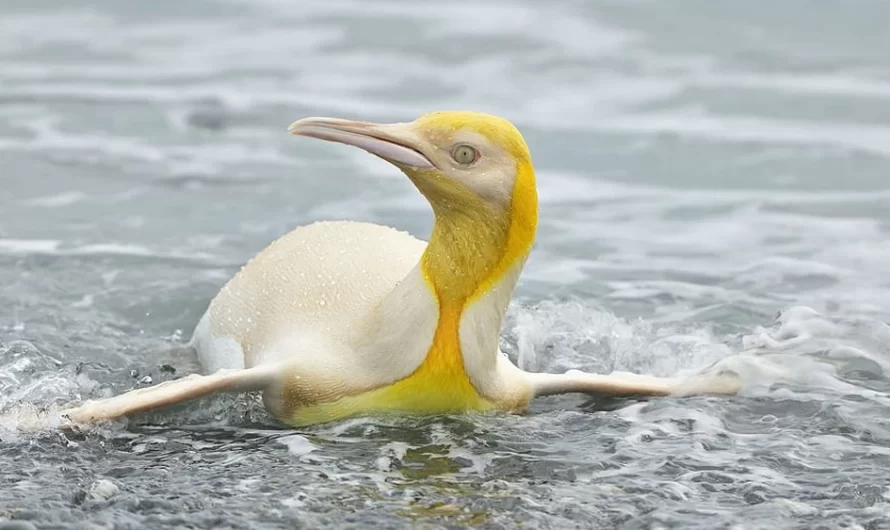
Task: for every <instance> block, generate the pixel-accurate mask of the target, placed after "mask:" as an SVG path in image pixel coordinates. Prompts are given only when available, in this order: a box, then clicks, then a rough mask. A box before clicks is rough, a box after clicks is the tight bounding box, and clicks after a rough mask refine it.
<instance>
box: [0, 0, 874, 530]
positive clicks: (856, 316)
mask: <svg viewBox="0 0 890 530" xmlns="http://www.w3.org/2000/svg"><path fill="white" fill-rule="evenodd" d="M887 50H890V5H888V3H887V2H885V1H883V0H861V1H859V2H855V3H850V2H842V1H839V0H825V1H821V2H813V1H806V0H787V1H784V2H780V3H773V2H744V3H739V2H736V3H730V2H709V1H705V0H677V1H674V2H669V3H668V2H656V1H649V0H630V1H616V0H596V1H587V0H557V1H553V2H546V3H545V2H534V1H532V0H511V1H506V0H504V1H499V0H481V1H477V2H470V1H455V2H444V1H441V0H435V1H432V2H428V3H420V2H410V1H408V0H373V1H364V2H360V1H358V0H352V1H343V0H324V1H321V0H303V1H301V2H290V1H284V0H251V1H248V0H196V1H191V2H181V1H171V0H159V1H156V2H151V3H139V2H124V1H113V0H96V1H87V2H80V3H74V4H72V3H68V2H62V1H60V0H42V1H40V2H26V1H24V0H4V1H3V2H2V4H0V184H2V185H0V411H2V410H6V411H7V412H6V414H5V416H3V418H4V419H3V420H2V421H0V521H3V520H5V519H22V520H29V521H31V523H32V524H33V525H36V526H37V527H38V528H285V527H286V528H300V527H309V528H316V527H334V528H351V527H354V528H366V527H369V526H371V525H373V526H376V527H380V528H405V527H416V528H435V527H449V528H459V527H468V526H473V527H484V528H519V527H526V528H627V529H630V528H707V529H717V528H735V529H753V528H771V529H774V528H868V529H877V528H890V490H888V483H887V470H888V468H890V421H888V414H887V411H888V405H890V376H888V373H887V372H888V369H890V346H888V345H890V327H888V325H887V322H888V319H890V278H888V275H887V270H888V269H887V264H888V262H890V245H888V234H890V104H888V103H890V54H888V52H887ZM454 108H471V109H475V110H482V111H487V112H493V113H497V114H500V115H503V116H505V117H507V118H509V119H510V120H512V121H513V122H514V123H515V124H516V125H517V126H518V127H519V128H520V129H521V130H522V132H523V133H524V135H525V136H526V140H527V141H528V143H529V144H530V147H531V149H532V153H533V157H534V160H535V164H536V167H537V170H538V181H539V185H540V196H541V226H540V231H539V238H538V242H537V244H536V247H535V250H534V252H533V254H532V257H531V259H530V261H529V264H528V267H527V269H526V272H525V274H524V276H523V279H522V281H521V283H520V286H519V290H518V293H517V299H516V300H515V302H514V304H513V305H512V306H511V308H510V313H509V322H508V325H507V329H506V330H505V336H504V348H505V350H506V351H507V352H508V353H509V354H510V356H511V357H512V358H513V359H514V360H516V361H517V362H519V363H520V364H522V365H523V366H524V367H526V368H528V369H532V370H551V371H556V370H565V369H569V368H580V369H585V370H595V371H611V370H613V369H620V370H633V371H639V372H648V373H658V374H674V373H677V372H678V371H683V370H694V369H699V368H701V367H704V366H706V365H708V364H709V363H714V362H719V363H723V365H725V366H727V367H729V368H732V369H734V370H736V371H737V372H739V373H740V374H744V375H745V378H746V380H747V381H748V382H749V383H751V384H749V385H748V387H746V389H745V390H744V391H743V392H742V393H741V395H739V396H735V397H732V398H728V399H727V398H712V397H700V398H692V399H656V400H639V401H637V400H618V401H610V402H589V401H588V400H586V399H584V398H583V397H582V396H564V397H558V398H548V399H544V400H541V401H539V402H537V403H535V405H534V407H533V409H532V411H531V413H530V414H528V415H524V416H495V417H476V416H472V415H470V416H453V417H452V416H449V417H433V418H426V419H408V418H406V419H401V420H395V419H391V418H390V419H380V418H376V419H374V418H370V419H356V420H351V421H346V422H341V423H338V424H332V425H326V426H320V427H314V428H309V429H302V430H298V431H294V430H291V429H283V428H281V427H280V426H279V425H277V424H276V423H275V422H274V421H272V420H271V419H270V418H269V417H268V416H266V414H265V412H264V411H263V409H262V407H260V406H258V405H257V404H256V403H254V402H253V401H251V400H249V399H244V398H229V397H226V398H213V399H205V400H202V401H200V402H198V403H193V404H189V405H187V406H184V407H179V408H177V409H175V410H170V411H164V412H162V413H155V414H146V415H142V416H139V417H136V418H133V419H132V420H131V421H129V422H126V421H123V422H118V423H115V424H113V425H107V426H103V427H101V428H97V429H93V430H89V431H85V432H81V433H67V434H62V433H59V432H56V431H52V430H50V431H43V432H37V433H34V432H22V431H21V430H20V429H18V428H17V427H18V426H19V425H18V424H17V420H16V418H17V417H19V416H17V415H16V414H13V413H11V412H10V411H13V410H14V409H17V408H20V407H22V404H29V405H28V406H33V407H36V408H40V407H46V406H49V405H52V404H62V403H69V402H72V401H81V400H83V399H87V398H92V397H98V396H101V395H107V394H109V393H117V392H120V391H123V390H126V389H129V388H133V387H135V386H139V385H144V384H148V383H149V382H157V381H159V380H162V379H165V378H170V377H177V376H179V375H182V374H183V373H187V372H189V371H192V370H194V369H195V368H194V366H191V365H190V364H189V362H188V360H187V359H185V358H183V357H181V356H178V355H176V354H171V353H170V350H171V348H173V349H175V346H176V345H178V344H180V343H182V342H183V341H184V340H186V339H187V338H188V337H189V336H190V334H191V330H192V328H193V326H194V324H195V323H196V321H197V319H198V317H199V316H200V315H201V313H202V312H203V311H204V309H205V307H206V304H207V303H208V302H209V300H210V299H211V298H212V297H213V295H214V294H215V293H216V290H217V289H218V288H219V287H220V286H221V285H222V284H223V283H224V282H225V281H226V280H227V279H228V277H229V276H230V275H231V274H232V273H233V272H234V271H236V270H237V269H238V268H239V267H240V265H241V264H242V263H244V262H245V261H246V260H247V259H249V258H250V257H251V256H252V255H253V254H254V253H255V252H257V251H258V250H260V249H261V248H263V247H264V246H265V245H266V244H268V243H269V242H270V241H271V240H273V239H274V238H276V237H278V236H279V235H281V234H283V233H285V232H287V231H288V230H290V229H291V228H292V227H294V226H295V225H297V224H302V223H307V222H311V221H313V220H316V219H327V218H348V219H360V220H367V221H373V222H379V223H385V224H391V225H394V226H397V227H399V228H401V229H405V230H409V231H411V232H412V233H414V234H415V235H417V236H418V237H426V235H427V234H428V231H429V228H430V225H431V216H430V212H429V209H428V206H427V204H426V203H425V202H424V201H423V200H422V199H421V198H420V196H419V195H418V194H417V192H416V191H415V190H414V189H413V188H412V187H411V185H410V183H409V182H408V181H407V180H406V179H405V178H404V177H402V176H401V175H400V174H398V173H397V172H396V171H394V170H393V169H392V168H390V167H389V166H388V165H387V164H386V163H384V162H382V161H379V160H377V159H375V158H373V157H371V156H369V155H367V154H364V153H362V152H360V151H358V150H355V149H350V148H347V147H343V146H337V145H333V144H326V143H323V142H317V141H303V140H299V139H295V138H293V137H290V136H288V135H287V134H286V128H287V126H288V124H290V123H291V122H292V121H293V120H295V119H296V118H299V117H303V116H310V115H322V116H325V115H327V116H337V117H346V118H357V119H369V120H380V121H396V120H410V119H413V118H414V117H416V116H417V115H419V114H421V113H424V112H427V111H430V110H437V109H454ZM174 371H175V373H174ZM22 528H24V526H22Z"/></svg>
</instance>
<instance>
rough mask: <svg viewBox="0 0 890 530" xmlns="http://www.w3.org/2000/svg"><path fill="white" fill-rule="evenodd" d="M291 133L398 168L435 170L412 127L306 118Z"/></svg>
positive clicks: (298, 122) (296, 123)
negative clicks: (353, 149)
mask: <svg viewBox="0 0 890 530" xmlns="http://www.w3.org/2000/svg"><path fill="white" fill-rule="evenodd" d="M288 132H290V133H291V134H293V135H297V136H308V137H310V138H318V139H320V140H327V141H330V142H339V143H341V144H346V145H352V146H355V147H358V148H360V149H364V150H365V151H367V152H369V153H371V154H372V155H376V156H379V157H380V158H382V159H384V160H386V161H387V162H390V163H392V164H395V165H396V166H401V167H408V168H413V169H434V168H435V167H436V166H435V164H433V163H432V162H431V161H430V159H429V158H427V157H426V155H424V154H423V152H422V151H421V150H420V147H419V145H420V144H421V141H420V140H419V138H418V135H417V133H416V132H415V130H414V128H413V127H412V125H411V124H410V123H371V122H364V121H351V120H341V119H337V118H303V119H301V120H297V121H295V122H294V123H292V124H291V125H290V127H288Z"/></svg>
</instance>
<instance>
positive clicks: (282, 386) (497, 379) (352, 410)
mask: <svg viewBox="0 0 890 530" xmlns="http://www.w3.org/2000/svg"><path fill="white" fill-rule="evenodd" d="M289 130H290V133H291V134H294V135H298V136H308V137H313V138H318V139H322V140H328V141H332V142H339V143H343V144H347V145H351V146H356V147H359V148H361V149H364V150H365V151H367V152H369V153H371V154H373V155H376V156H378V157H380V158H382V159H384V160H386V161H388V162H390V163H391V164H393V165H394V166H396V167H397V168H398V169H400V170H401V171H402V172H403V173H404V174H405V175H406V176H407V177H408V178H409V179H410V180H411V182H412V183H413V184H414V186H415V187H416V188H417V189H418V190H419V191H420V193H421V194H422V195H423V196H424V197H425V198H426V200H427V201H428V202H429V204H430V206H431V207H432V210H433V212H434V215H435V222H434V225H433V229H432V234H431V235H430V237H429V241H428V242H425V241H422V240H419V239H416V238H414V237H412V236H411V235H409V234H407V233H404V232H400V231H397V230H395V229H393V228H390V227H386V226H380V225H376V224H370V223H360V222H349V221H333V222H318V223H314V224H310V225H307V226H302V227H298V228H296V229H295V230H293V231H292V232H290V233H288V234H286V235H285V236H283V237H281V238H280V239H278V240H277V241H275V242H273V243H272V244H271V245H269V246H268V247H267V248H266V249H264V250H263V251H261V252H260V253H259V254H257V255H256V256H255V257H254V258H253V259H251V260H250V261H249V262H248V263H247V264H246V265H245V266H244V267H243V268H242V269H241V270H240V271H239V272H238V273H237V274H236V275H235V276H234V277H233V278H232V279H231V280H230V281H229V282H228V283H227V284H226V285H225V286H224V287H223V288H222V289H221V290H220V292H219V294H218V295H217V296H216V297H215V298H214V299H213V300H212V301H211V302H210V305H209V307H208V309H207V311H206V313H205V314H204V315H203V317H202V318H201V319H200V321H199V322H198V324H197V326H196V328H195V331H194V334H193V336H192V339H191V345H192V346H193V347H194V348H195V350H196V351H197V354H198V357H199V359H200V361H201V365H202V367H203V370H204V372H205V373H206V374H208V375H191V376H188V377H184V378H182V379H178V380H174V381H169V382H166V383H161V384H159V385H155V386H152V387H147V388H143V389H138V390H133V391H130V392H127V393H124V394H121V395H119V396H115V397H111V398H107V399H101V400H97V401H89V402H87V403H85V404H83V405H81V406H79V407H77V408H73V409H69V410H67V411H66V412H65V414H66V416H67V418H69V419H70V420H71V421H73V422H75V423H86V422H92V421H98V420H104V419H112V418H117V417H120V416H124V415H128V414H132V413H135V412H139V411H144V410H148V409H152V408H156V407H161V406H165V405H171V404H174V403H180V402H183V401H186V400H190V399H194V398H198V397H201V396H204V395H207V394H210V393H214V392H220V391H227V392H247V391H261V392H262V394H263V402H264V404H265V406H266V408H267V410H268V411H269V412H270V413H271V414H272V415H273V416H275V417H276V418H277V419H278V420H279V421H281V422H283V423H285V424H288V425H292V426H303V425H310V424H316V423H321V422H327V421H333V420H338V419H341V418H346V417H350V416H356V415H369V414H375V413H386V412H392V413H403V414H410V413H416V414H436V413H460V412H465V411H503V412H515V411H522V410H524V409H525V408H526V407H527V405H528V404H529V402H530V401H531V400H532V399H533V398H534V397H536V396H545V395H550V394H558V393H567V392H581V393H593V394H600V395H613V396H629V395H689V394H695V393H725V394H730V393H735V392H736V391H737V390H738V387H739V385H738V382H737V381H736V380H734V379H733V378H727V377H722V376H718V375H704V374H700V375H698V376H695V377H691V378H686V379H681V378H659V377H652V376H646V375H639V374H632V373H626V372H625V373H612V374H609V375H598V374H589V373H583V372H579V371H576V370H571V371H569V372H567V373H565V374H546V373H530V372H526V371H524V370H521V369H520V368H518V367H516V366H515V365H514V364H512V363H511V362H510V360H509V359H508V358H507V357H506V356H505V355H504V354H503V353H501V352H500V350H499V346H498V342H499V337H500V332H501V327H502V322H503V319H504V314H505V312H506V311H507V306H508V304H509V302H510V298H511V296H512V293H513V290H514V287H515V286H516V282H517V279H518V277H519V274H520V272H521V271H522V268H523V265H524V264H525V262H526V259H527V257H528V255H529V252H530V251H531V248H532V243H533V242H534V239H535V232H536V227H537V221H538V198H537V190H536V184H535V171H534V167H533V166H532V159H531V155H530V154H529V149H528V147H527V145H526V143H525V141H524V139H523V137H522V135H521V134H520V132H519V131H518V130H517V129H516V127H514V126H513V124H511V123H510V122H509V121H507V120H505V119H502V118H499V117H496V116H491V115H487V114H482V113H477V112H469V111H449V112H433V113H430V114H427V115H424V116H421V117H420V118H418V119H416V120H414V121H413V122H410V123H388V124H378V123H369V122H360V121H349V120H343V119H334V118H305V119H301V120H299V121H296V122H295V123H293V124H292V125H291V126H290V129H289Z"/></svg>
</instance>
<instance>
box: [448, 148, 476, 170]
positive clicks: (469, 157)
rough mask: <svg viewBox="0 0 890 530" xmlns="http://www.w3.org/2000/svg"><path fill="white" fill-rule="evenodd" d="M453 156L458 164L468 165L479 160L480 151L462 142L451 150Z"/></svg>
mask: <svg viewBox="0 0 890 530" xmlns="http://www.w3.org/2000/svg"><path fill="white" fill-rule="evenodd" d="M451 158H453V159H454V161H455V162H457V163H458V164H461V165H464V166H468V165H470V164H472V163H473V162H475V161H477V160H479V151H477V150H476V149H475V148H473V147H472V146H470V145H466V144H461V145H458V146H455V148H454V149H452V150H451Z"/></svg>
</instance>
